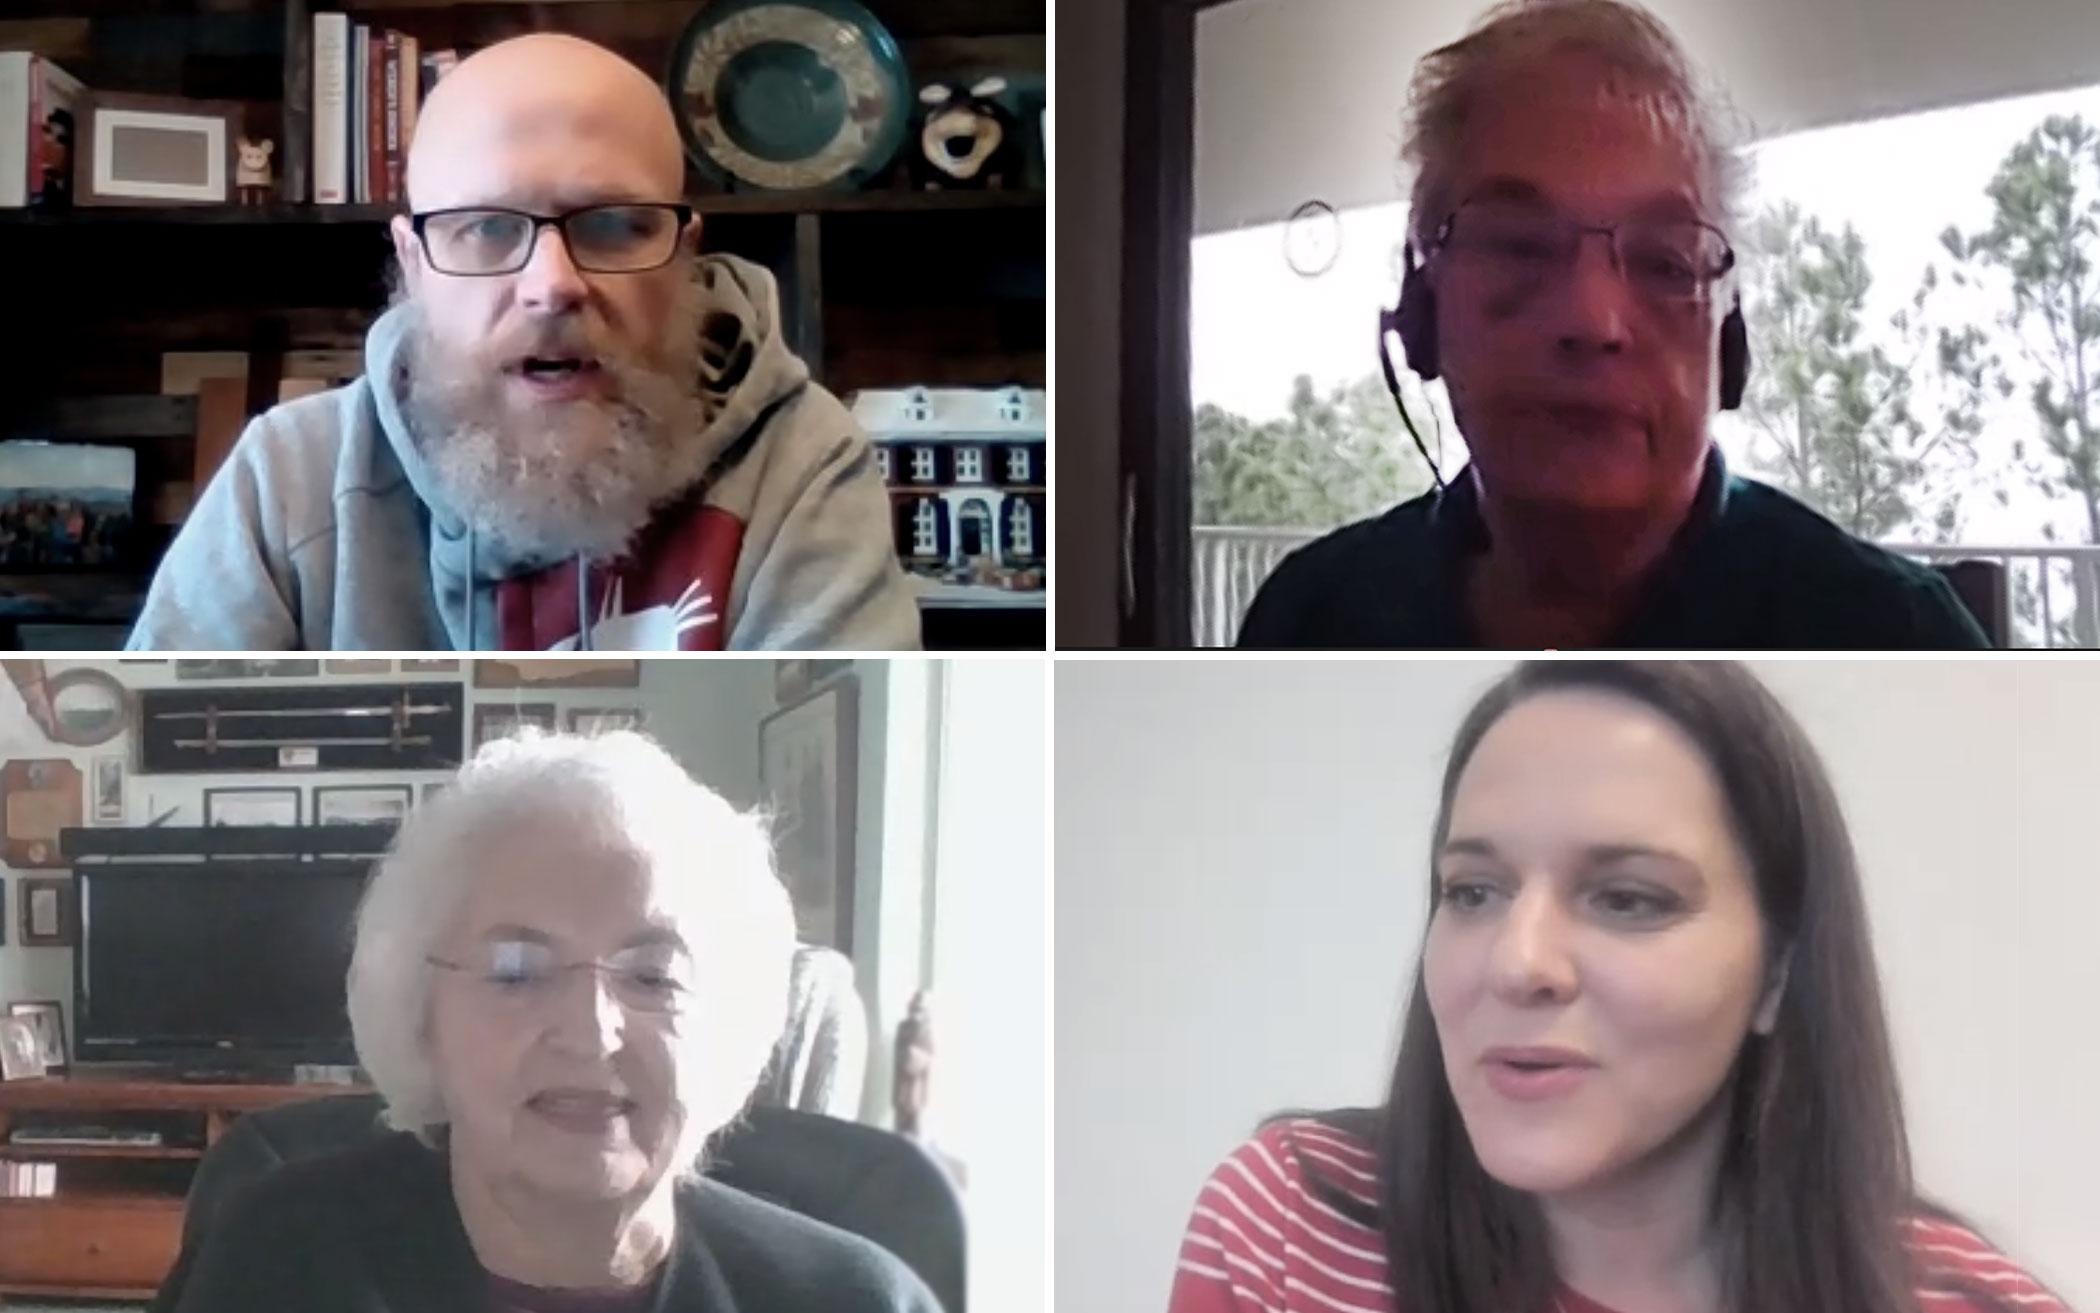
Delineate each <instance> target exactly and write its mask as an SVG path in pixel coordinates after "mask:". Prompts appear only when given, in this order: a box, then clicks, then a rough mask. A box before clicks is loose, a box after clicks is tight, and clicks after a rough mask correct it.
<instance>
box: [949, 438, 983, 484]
mask: <svg viewBox="0 0 2100 1313" xmlns="http://www.w3.org/2000/svg"><path fill="white" fill-rule="evenodd" d="M955 481H956V482H957V483H983V482H984V448H982V447H957V448H956V449H955Z"/></svg>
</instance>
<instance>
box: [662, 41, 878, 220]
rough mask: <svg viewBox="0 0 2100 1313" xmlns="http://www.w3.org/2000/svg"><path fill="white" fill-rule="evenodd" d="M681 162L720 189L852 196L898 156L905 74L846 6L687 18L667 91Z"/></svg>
mask: <svg viewBox="0 0 2100 1313" xmlns="http://www.w3.org/2000/svg"><path fill="white" fill-rule="evenodd" d="M667 86H668V87H669V90H670V94H671V107H672V109H673V110H674V111H675V113H676V115H677V118H678V130H679V133H680V135H681V136H683V137H684V138H685V150H686V154H687V155H688V156H690V157H691V158H692V161H693V163H694V164H695V165H696V166H697V167H698V168H699V170H700V171H701V172H702V173H703V174H705V175H706V176H707V177H708V178H709V179H710V180H711V181H713V182H714V183H716V184H717V185H719V186H721V187H724V188H726V189H744V188H759V189H762V190H767V191H798V190H804V189H812V188H827V187H828V188H852V187H858V186H860V185H862V184H863V183H865V182H867V181H868V179H870V178H872V177H874V176H875V175H876V174H878V173H880V172H881V171H882V170H883V168H884V167H886V166H887V165H888V164H889V162H890V160H891V158H892V157H893V156H895V155H896V153H897V148H898V147H899V146H900V145H902V144H903V141H904V137H905V134H906V131H907V129H908V127H909V122H910V118H911V104H912V90H911V74H910V73H909V72H907V71H906V70H905V67H904V56H903V55H902V54H901V53H899V51H898V49H897V42H896V39H895V38H894V37H892V36H891V35H890V34H889V32H888V30H887V29H885V28H884V27H883V26H882V24H881V23H880V22H878V21H877V20H876V18H875V16H874V15H873V14H871V13H869V12H868V11H867V10H865V9H863V8H861V7H860V6H859V5H858V4H855V3H853V0H723V3H720V4H711V5H708V6H707V7H706V8H704V9H702V10H701V11H700V12H699V13H698V14H696V15H694V17H693V21H692V22H691V23H689V24H688V25H687V26H686V29H685V32H684V34H683V35H681V36H680V37H679V38H678V45H677V47H676V49H675V50H674V51H673V53H672V56H671V73H670V77H669V78H668V79H667Z"/></svg>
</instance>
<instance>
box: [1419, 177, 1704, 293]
mask: <svg viewBox="0 0 2100 1313" xmlns="http://www.w3.org/2000/svg"><path fill="white" fill-rule="evenodd" d="M1591 233H1603V234H1604V237H1605V240H1606V241H1607V242H1609V243H1610V246H1611V253H1612V261H1613V264H1614V265H1615V266H1616V267H1617V268H1618V270H1619V272H1620V274H1621V275H1622V276H1623V277H1624V278H1625V279H1626V282H1627V285H1628V286H1630V287H1632V288H1633V290H1634V291H1636V292H1638V293H1640V294H1641V295H1643V296H1645V297H1647V298H1648V299H1650V300H1652V301H1657V302H1663V303H1668V304H1683V303H1685V302H1694V301H1703V300H1705V299H1706V296H1707V293H1708V292H1709V291H1710V290H1711V289H1712V287H1713V284H1714V282H1715V281H1716V280H1717V279H1719V278H1720V277H1721V276H1722V275H1724V274H1726V273H1727V272H1728V271H1729V270H1730V269H1732V268H1734V267H1735V251H1734V249H1733V248H1732V247H1730V246H1729V245H1728V239H1727V238H1726V237H1724V236H1722V235H1721V230H1720V229H1718V228H1716V227H1714V226H1713V225H1712V224H1709V223H1702V222H1700V221H1699V220H1696V219H1628V220H1625V221H1624V222H1621V223H1611V224H1589V223H1577V222H1575V220H1573V219H1571V218H1569V217H1567V216H1566V215H1564V214H1558V213H1555V212H1554V211H1552V210H1546V209H1541V208H1539V207H1537V206H1534V205H1520V204H1512V203H1509V202H1504V201H1469V202H1467V203H1466V204H1464V205H1461V206H1459V207H1458V209H1456V210H1454V211H1452V212H1451V214H1450V215H1449V216H1448V217H1447V218H1446V219H1445V220H1444V222H1443V223H1442V225H1441V226H1439V227H1438V228H1437V231H1436V240H1435V242H1434V243H1432V244H1431V246H1430V251H1431V252H1432V253H1434V252H1437V251H1444V250H1449V251H1451V252H1453V253H1454V254H1456V255H1459V256H1461V257H1464V258H1465V259H1466V260H1467V261H1469V262H1470V263H1472V264H1473V265H1475V266H1476V267H1478V268H1479V269H1480V270H1481V272H1483V273H1485V274H1486V275H1487V276H1488V277H1489V278H1490V279H1492V280H1494V281H1495V282H1496V283H1497V284H1498V285H1499V286H1502V287H1506V288H1509V289H1512V290H1516V289H1523V288H1529V287H1534V286H1537V285H1538V284H1540V283H1543V282H1544V281H1545V280H1546V279H1547V278H1548V277H1550V276H1551V275H1553V274H1556V273H1558V272H1560V271H1561V270H1563V269H1566V268H1568V267H1569V266H1570V265H1572V264H1574V262H1575V256H1576V252H1577V251H1578V250H1580V249H1581V246H1582V239H1583V238H1584V237H1587V236H1589V235H1590V234H1591Z"/></svg>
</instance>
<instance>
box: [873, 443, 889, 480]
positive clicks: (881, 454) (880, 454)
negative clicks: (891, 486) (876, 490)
mask: <svg viewBox="0 0 2100 1313" xmlns="http://www.w3.org/2000/svg"><path fill="white" fill-rule="evenodd" d="M875 471H876V473H878V474H880V475H881V476H882V481H883V482H884V483H888V482H889V481H890V449H889V448H888V447H877V448H876V449H875Z"/></svg>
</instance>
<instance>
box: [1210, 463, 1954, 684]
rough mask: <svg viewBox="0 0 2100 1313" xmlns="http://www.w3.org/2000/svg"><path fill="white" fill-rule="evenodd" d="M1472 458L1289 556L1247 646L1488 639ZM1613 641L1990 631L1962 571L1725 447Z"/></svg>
mask: <svg viewBox="0 0 2100 1313" xmlns="http://www.w3.org/2000/svg"><path fill="white" fill-rule="evenodd" d="M1486 547H1487V527H1486V525H1485V523H1484V522H1483V521H1482V520H1481V517H1480V495H1479V493H1478V491H1477V490H1476V489H1475V488H1474V485H1473V479H1472V477H1471V471H1470V469H1468V470H1462V471H1460V472H1459V474H1458V476H1457V477H1456V478H1454V479H1453V480H1452V481H1451V484H1450V486H1449V487H1448V488H1447V489H1446V490H1445V491H1444V492H1443V493H1442V494H1437V493H1429V494H1426V495H1424V496H1421V497H1417V498H1415V499H1414V500H1413V501H1410V502H1403V503H1401V504H1400V505H1399V506H1396V507H1394V508H1393V509H1392V510H1390V511H1387V512H1386V513H1385V514H1383V515H1381V516H1378V517H1377V518H1375V519H1369V520H1363V521H1360V522H1358V523H1356V524H1352V525H1349V526H1348V527H1347V528H1343V529H1337V530H1336V531H1335V532H1333V533H1330V534H1328V535H1327V536H1326V537H1324V538H1321V539H1319V540H1318V541H1316V542H1312V543H1308V544H1307V545H1306V546H1304V547H1301V548H1299V549H1298V550H1297V551H1295V552H1293V553H1291V554H1290V555H1289V556H1288V557H1285V558H1284V561H1283V564H1282V565H1280V566H1278V567H1277V568H1276V572H1275V573H1274V574H1272V575H1270V576H1269V579H1268V582H1266V583H1264V584H1263V585H1262V588H1261V591H1260V592H1259V593H1258V594H1256V595H1255V598H1254V605H1253V606H1252V607H1250V608H1249V609H1248V611H1247V618H1246V621H1245V622H1244V623H1243V624H1242V625H1241V626H1240V636H1239V645H1240V646H1241V647H1343V648H1388V647H1446V648H1471V647H1480V646H1482V643H1481V641H1480V639H1479V637H1478V635H1477V634H1476V633H1475V632H1474V629H1473V623H1472V620H1471V618H1470V617H1469V616H1468V615H1467V614H1466V608H1465V600H1464V592H1463V587H1462V585H1463V580H1464V571H1463V569H1462V566H1463V564H1464V561H1465V558H1466V557H1467V556H1470V555H1475V554H1477V553H1479V552H1481V551H1484V550H1486ZM1601 646H1604V647H1610V648H1647V649H1655V648H1733V649H1745V648H1747V649H1753V650H1755V649H1772V648H1839V649H1856V650H1879V649H1883V648H1979V647H1988V646H1990V643H1989V641H1988V640H1987V639H1986V637H1985V636H1984V632H1983V629H1982V628H1981V627H1980V626H1979V625H1978V624H1977V623H1976V621H1975V618H1974V617H1972V616H1971V615H1970V614H1969V612H1968V611H1967V609H1966V608H1964V607H1963V606H1962V604H1961V599H1960V598H1958V597H1956V596H1955V593H1954V589H1953V588H1952V587H1950V586H1949V585H1948V583H1947V581H1946V580H1945V579H1943V578H1941V577H1940V576H1939V575H1938V574H1937V573H1935V572H1934V571H1933V570H1932V569H1930V568H1929V567H1927V566H1924V565H1920V564H1919V563H1917V562H1916V561H1911V560H1907V559H1905V558H1904V557H1901V556H1898V555H1896V554H1895V553H1894V552H1888V551H1884V550H1882V549H1881V548H1879V547H1876V546H1874V545H1873V544H1872V543H1869V542H1865V541H1863V540H1861V539H1859V538H1855V537H1853V536H1852V535H1851V534H1849V533H1846V532H1845V531H1844V530H1843V529H1840V528H1839V527H1838V526H1836V525H1835V524H1832V523H1831V522H1830V521H1829V520H1826V519H1824V518H1823V517H1822V516H1820V515H1818V514H1816V513H1815V512H1814V511H1812V510H1810V509H1809V508H1808V507H1806V506H1804V505H1802V504H1801V503H1800V502H1798V501H1795V500H1794V499H1793V498H1792V497H1789V496H1787V495H1786V494H1785V493H1783V492H1781V491H1779V490H1778V489H1777V488H1773V487H1769V486H1767V485H1765V484H1762V483H1758V482H1756V481H1754V480H1751V479H1745V478H1739V477H1737V476H1736V475H1734V474H1732V473H1730V472H1729V470H1728V468H1727V465H1726V464H1725V463H1724V462H1723V461H1722V459H1721V453H1720V449H1719V448H1712V449H1710V453H1709V455H1708V457H1707V464H1706V473H1705V475H1704V477H1703V478H1701V479H1700V481H1699V491H1698V493H1697V495H1696V496H1695V497H1694V498H1693V502H1692V513H1691V515H1690V516H1689V517H1688V518H1687V519H1686V521H1685V524H1684V527H1683V528H1682V529H1681V530H1679V531H1678V534H1677V537H1676V539H1675V540H1674V541H1673V542H1672V543H1671V544H1670V548H1669V551H1668V552H1667V553H1666V554H1665V556H1664V558H1663V562H1662V565H1661V567H1660V569H1659V570H1658V572H1657V576H1656V578H1655V580H1654V582H1653V583H1652V584H1651V585H1650V587H1649V589H1648V591H1647V595H1646V596H1645V597H1643V598H1642V600H1641V602H1640V605H1639V606H1638V607H1637V608H1636V609H1635V612H1634V614H1633V615H1632V616H1631V617H1630V618H1629V619H1628V620H1627V622H1626V623H1625V625H1623V626H1622V627H1621V628H1620V630H1619V631H1618V632H1617V633H1615V634H1613V635H1612V636H1611V638H1610V639H1609V640H1607V641H1606V642H1605V643H1603V644H1601Z"/></svg>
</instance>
